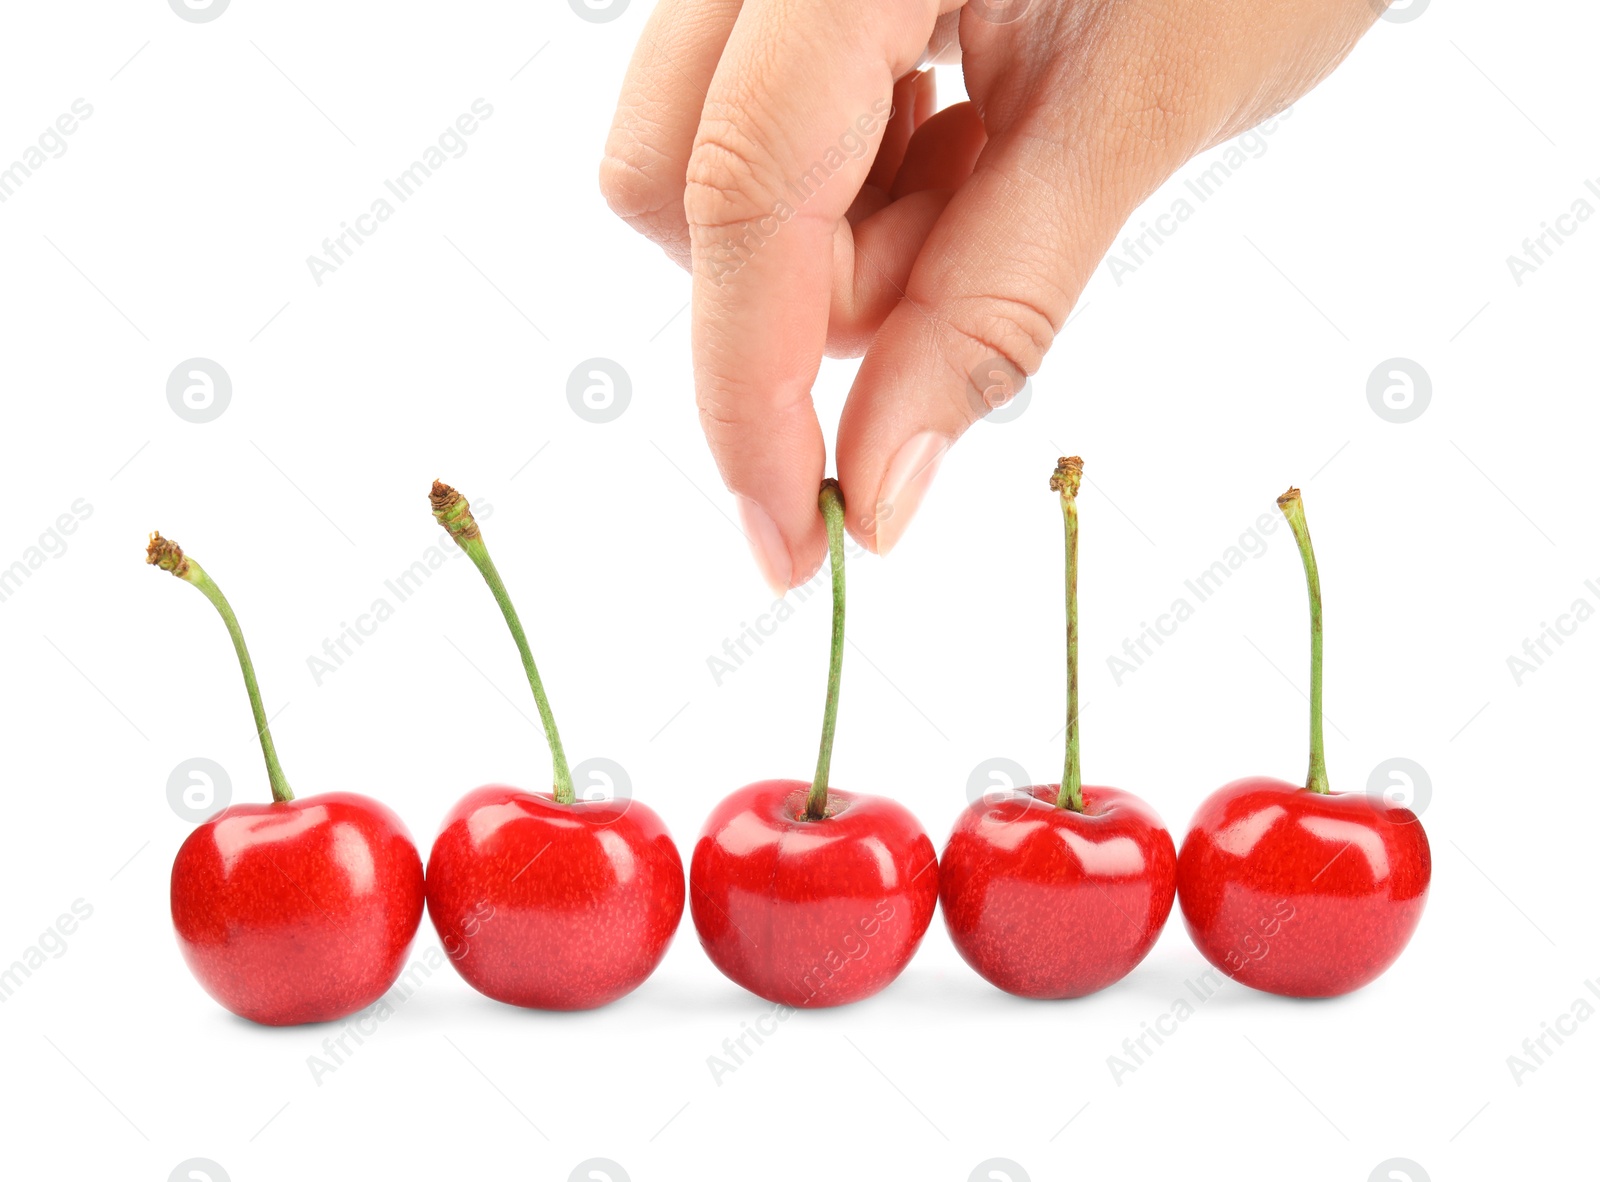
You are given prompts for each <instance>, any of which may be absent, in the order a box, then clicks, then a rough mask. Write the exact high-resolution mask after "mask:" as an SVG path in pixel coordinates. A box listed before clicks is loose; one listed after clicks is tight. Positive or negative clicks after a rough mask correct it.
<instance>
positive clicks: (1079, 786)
mask: <svg viewBox="0 0 1600 1182" xmlns="http://www.w3.org/2000/svg"><path fill="white" fill-rule="evenodd" d="M1082 482H1083V461H1082V460H1080V459H1079V458H1078V457H1077V456H1062V457H1061V459H1060V460H1059V461H1058V462H1057V464H1056V470H1055V475H1053V476H1051V477H1050V488H1051V489H1052V490H1053V491H1055V492H1058V493H1060V494H1061V518H1062V521H1063V523H1064V524H1065V526H1066V533H1067V762H1066V766H1065V767H1064V768H1063V769H1062V772H1061V791H1060V792H1058V793H1057V794H1056V807H1057V808H1063V809H1071V810H1072V811H1073V812H1075V813H1081V812H1083V778H1082V773H1081V771H1080V769H1079V759H1078V488H1079V486H1080V485H1081V484H1082Z"/></svg>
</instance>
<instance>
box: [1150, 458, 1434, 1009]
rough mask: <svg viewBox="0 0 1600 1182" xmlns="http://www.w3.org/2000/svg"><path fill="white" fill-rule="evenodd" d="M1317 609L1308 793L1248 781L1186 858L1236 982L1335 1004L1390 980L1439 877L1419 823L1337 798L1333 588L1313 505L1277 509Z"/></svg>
mask: <svg viewBox="0 0 1600 1182" xmlns="http://www.w3.org/2000/svg"><path fill="white" fill-rule="evenodd" d="M1278 507H1279V508H1280V509H1282V510H1283V515H1284V517H1285V518H1287V519H1288V522H1289V528H1290V529H1291V530H1292V531H1293V532H1294V537H1295V542H1296V544H1297V545H1298V546H1299V548H1300V559H1301V562H1302V564H1303V565H1304V567H1305V573H1306V589H1307V592H1308V595H1309V599H1310V604H1311V694H1310V699H1311V764H1310V770H1309V772H1308V773H1307V776H1306V784H1305V786H1304V787H1301V786H1299V785H1296V784H1289V783H1286V782H1284V781H1283V780H1272V779H1267V778H1265V777H1254V778H1251V779H1245V780H1235V781H1234V782H1233V783H1231V784H1228V785H1226V786H1224V787H1222V788H1219V789H1218V790H1217V791H1215V792H1213V793H1212V794H1211V795H1210V796H1209V797H1207V798H1206V800H1205V802H1204V803H1203V804H1201V806H1200V809H1199V811H1198V812H1196V813H1195V816H1194V820H1193V822H1191V824H1190V827H1189V834H1188V836H1187V837H1185V838H1184V840H1183V849H1182V851H1181V852H1180V854H1179V855H1178V902H1179V905H1180V907H1181V908H1182V910H1183V919H1184V924H1185V926H1186V927H1188V929H1189V934H1190V936H1192V937H1193V939H1194V942H1195V946H1196V947H1197V948H1199V949H1200V952H1201V953H1202V954H1203V955H1204V956H1205V958H1206V959H1207V960H1209V961H1210V962H1211V963H1212V964H1214V965H1216V966H1217V967H1218V968H1219V969H1221V970H1222V971H1223V972H1224V973H1226V974H1228V975H1229V976H1230V977H1232V978H1233V979H1234V980H1236V981H1239V982H1242V983H1243V984H1245V985H1249V986H1251V987H1252V988H1255V989H1262V990H1266V991H1267V992H1269V993H1280V994H1284V995H1286V996H1288V997H1333V996H1336V995H1338V994H1341V993H1349V992H1350V991H1351V990H1352V989H1359V988H1361V986H1363V985H1365V984H1367V983H1368V982H1369V981H1371V980H1372V979H1373V978H1375V977H1377V976H1378V975H1379V974H1380V973H1382V972H1383V971H1384V970H1385V969H1387V968H1388V967H1389V966H1390V965H1391V964H1393V963H1394V962H1395V959H1396V958H1397V957H1398V956H1399V955H1400V953H1401V952H1402V951H1403V950H1404V949H1405V946H1406V943H1407V941H1409V940H1410V939H1411V933H1412V932H1414V931H1415V930H1416V928H1417V922H1418V920H1420V919H1421V918H1422V907H1423V904H1424V903H1425V902H1426V901H1427V898H1428V883H1429V879H1430V878H1431V877H1432V873H1433V857H1432V854H1431V853H1430V851H1429V849H1428V835H1427V834H1426V833H1424V832H1423V829H1422V823H1421V822H1420V821H1418V820H1417V816H1416V814H1415V813H1413V812H1412V811H1411V810H1410V809H1406V808H1399V807H1396V806H1394V805H1392V804H1390V803H1389V802H1388V801H1376V800H1374V799H1372V798H1371V797H1369V796H1365V795H1361V796H1357V795H1353V794H1348V793H1345V794H1340V793H1335V792H1333V791H1331V790H1330V789H1329V786H1328V771H1327V766H1326V762H1325V759H1324V754H1323V741H1322V582H1321V579H1320V578H1319V576H1318V574H1317V560H1316V556H1315V555H1314V553H1313V552H1312V549H1311V533H1310V531H1309V529H1308V528H1307V527H1306V518H1305V507H1304V505H1303V504H1302V503H1301V500H1300V491H1299V490H1298V489H1295V488H1291V489H1290V490H1289V491H1288V492H1286V493H1284V494H1283V496H1281V497H1279V498H1278Z"/></svg>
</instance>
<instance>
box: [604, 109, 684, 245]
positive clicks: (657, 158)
mask: <svg viewBox="0 0 1600 1182" xmlns="http://www.w3.org/2000/svg"><path fill="white" fill-rule="evenodd" d="M671 163H672V162H671V160H670V159H669V158H668V156H667V154H666V153H664V152H662V151H661V150H660V149H659V148H657V147H655V146H654V145H653V144H652V143H651V142H650V141H649V139H648V138H646V137H644V136H641V135H640V134H638V133H637V132H635V131H626V130H620V129H619V130H617V131H614V132H612V134H611V136H610V138H609V139H608V140H607V141H606V153H605V156H604V157H603V158H602V159H601V161H600V194H601V196H602V197H604V198H605V201H606V204H607V205H608V206H610V207H611V212H612V213H614V214H616V215H617V216H618V217H620V218H621V219H622V220H623V221H625V222H628V223H629V224H638V223H647V222H651V221H654V220H657V219H659V218H660V217H661V215H662V214H663V213H666V212H668V211H672V210H674V209H675V207H676V206H677V204H678V202H677V200H676V197H677V192H678V190H679V189H680V188H681V186H682V183H683V178H682V177H676V178H675V177H673V175H672V171H671Z"/></svg>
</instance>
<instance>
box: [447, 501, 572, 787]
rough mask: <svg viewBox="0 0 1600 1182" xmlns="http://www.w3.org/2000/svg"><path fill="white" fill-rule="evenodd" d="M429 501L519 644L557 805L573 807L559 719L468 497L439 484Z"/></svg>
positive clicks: (570, 781) (569, 777) (570, 777)
mask: <svg viewBox="0 0 1600 1182" xmlns="http://www.w3.org/2000/svg"><path fill="white" fill-rule="evenodd" d="M428 499H429V501H430V502H431V503H432V505H433V515H434V517H435V518H436V519H437V520H438V522H439V524H440V525H442V526H443V527H444V528H445V530H446V532H448V533H449V534H450V536H451V537H452V538H454V539H455V541H456V545H458V546H460V547H461V548H462V549H463V550H465V551H466V553H467V557H468V558H470V559H472V564H473V565H474V566H476V567H477V568H478V573H479V574H481V575H482V576H483V581H484V582H485V583H488V584H489V592H490V594H492V595H493V596H494V601H495V603H497V604H499V605H500V614H501V615H503V616H505V618H506V627H507V628H509V629H511V639H512V640H514V641H516V643H517V652H518V653H520V654H521V655H522V669H523V672H525V673H526V674H527V675H528V685H529V686H530V687H531V688H532V689H533V700H534V702H536V703H537V704H538V707H539V721H540V722H542V723H543V724H544V737H545V740H546V741H547V742H548V743H549V744H550V762H551V764H552V766H553V769H554V775H555V785H554V787H555V798H556V802H557V803H558V804H571V803H572V802H573V801H574V800H575V799H576V794H575V793H574V792H573V790H572V771H571V769H570V768H568V767H567V754H566V752H565V751H563V750H562V748H561V732H560V731H558V730H556V718H555V715H554V714H552V713H551V711H550V699H549V698H547V697H545V693H544V682H543V681H541V680H540V679H539V667H538V666H537V665H535V664H534V663H533V650H532V649H530V648H529V647H528V637H527V634H526V633H525V632H524V631H523V630H522V621H521V620H520V619H518V618H517V609H516V607H514V606H513V605H512V603H511V595H510V593H509V592H508V591H507V590H506V585H505V583H504V581H502V580H501V578H500V572H499V571H498V570H496V569H495V566H494V559H492V558H490V557H489V548H488V547H487V546H485V545H484V543H483V534H482V533H481V532H480V531H479V529H478V523H477V521H476V520H475V519H474V518H473V516H472V506H471V505H469V504H468V503H467V498H466V497H464V496H462V495H461V494H460V493H458V492H457V491H456V490H455V489H453V488H451V487H450V486H449V485H448V484H442V483H440V482H439V481H437V480H435V481H434V482H433V491H432V492H431V493H430V494H429V498H428Z"/></svg>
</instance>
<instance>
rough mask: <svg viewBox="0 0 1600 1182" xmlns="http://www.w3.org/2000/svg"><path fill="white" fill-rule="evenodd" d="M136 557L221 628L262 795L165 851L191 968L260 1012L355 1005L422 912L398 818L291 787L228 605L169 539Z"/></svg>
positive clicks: (396, 956)
mask: <svg viewBox="0 0 1600 1182" xmlns="http://www.w3.org/2000/svg"><path fill="white" fill-rule="evenodd" d="M147 559H148V561H149V562H151V563H153V564H155V565H157V566H159V567H161V569H162V570H166V571H170V572H172V573H173V574H174V575H176V576H177V577H178V578H180V579H183V580H184V581H185V582H187V583H190V584H192V585H193V586H195V587H196V588H198V589H199V590H200V592H201V593H202V594H204V595H205V597H206V598H207V599H209V600H210V601H211V603H212V604H213V606H215V607H216V609H217V611H218V612H219V613H221V615H222V618H223V621H224V623H226V624H227V626H228V634H229V635H230V636H231V637H232V638H233V646H234V650H235V652H236V653H237V654H238V658H239V664H240V667H241V668H242V669H243V671H244V681H245V688H246V689H247V690H248V692H249V696H250V708H251V710H252V711H254V713H255V720H256V731H257V734H258V735H259V737H260V740H261V750H262V753H263V755H264V756H265V757H266V764H267V776H268V779H269V780H270V782H271V785H272V803H270V804H235V805H231V806H229V807H228V808H225V809H223V810H222V811H221V812H220V813H218V814H217V815H216V816H214V817H212V818H211V819H210V820H208V821H206V822H205V823H204V824H202V825H200V826H199V827H198V828H196V829H195V831H194V832H193V833H191V834H190V835H189V837H188V839H187V840H186V841H185V842H184V843H183V846H182V847H181V848H180V849H179V850H178V856H177V858H176V859H175V860H174V861H173V864H172V925H173V927H174V929H176V931H177V935H178V946H179V948H180V949H181V950H182V952H183V958H184V960H185V961H186V962H187V963H188V965H189V969H190V971H191V972H192V973H194V975H195V978H196V979H197V980H198V981H199V982H200V984H201V985H202V986H203V987H204V988H205V990H206V992H207V993H209V994H210V995H211V996H212V997H214V998H215V999H216V1000H217V1001H218V1002H220V1003H221V1004H222V1005H223V1006H225V1007H226V1008H227V1009H229V1010H232V1011H233V1012H234V1013H235V1014H238V1015H239V1016H240V1017H242V1018H249V1019H250V1020H251V1021H253V1022H260V1023H263V1024H265V1025H268V1026H291V1025H296V1024H299V1023H302V1022H326V1021H329V1020H331V1019H334V1018H342V1017H344V1016H345V1015H347V1014H351V1013H354V1012H355V1011H357V1010H359V1009H362V1008H364V1007H366V1006H368V1005H371V1004H372V1003H373V1002H375V1001H377V1000H378V998H380V997H381V996H383V994H384V993H385V992H386V991H387V990H388V988H389V986H391V985H393V984H394V982H395V979H396V978H397V977H399V975H400V970H401V968H402V967H403V964H404V960H405V954H406V950H407V949H408V948H409V947H410V946H411V941H412V938H413V937H414V936H415V935H416V933H417V925H418V924H419V923H420V922H421V920H422V862H421V860H420V859H419V858H418V857H417V850H416V847H415V846H414V845H412V843H411V835H410V834H409V833H407V832H406V828H405V825H403V824H402V823H401V821H400V818H399V817H397V816H395V815H394V813H393V812H391V811H390V810H389V809H388V808H386V807H385V806H384V805H382V804H379V803H378V802H377V801H375V800H372V799H369V798H368V797H365V796H358V795H357V794H355V793H353V792H329V793H325V794H323V795H321V796H308V797H303V798H299V799H297V798H296V797H295V795H294V793H293V792H291V791H290V789H289V783H288V781H287V780H286V779H285V778H284V774H283V769H282V768H281V767H279V765H278V755H277V751H276V749H275V748H274V747H273V743H272V733H271V731H269V730H268V729H267V720H266V711H265V709H264V708H263V706H262V703H261V694H260V691H259V690H258V689H257V687H256V676H255V669H254V667H253V666H252V664H251V661H250V654H249V652H248V651H247V650H246V649H245V644H244V634H243V633H242V632H241V631H240V630H239V622H238V620H237V619H235V617H234V614H233V609H232V608H231V607H230V606H229V605H228V601H227V600H226V599H225V598H223V595H222V592H221V591H220V590H219V589H218V588H217V585H216V584H215V583H213V582H212V581H211V578H210V577H209V576H208V575H207V574H206V573H205V571H204V570H202V569H201V567H200V564H199V563H197V562H195V561H194V559H192V558H189V557H187V556H186V555H185V554H184V553H183V551H182V550H181V549H180V548H179V547H178V546H177V544H176V543H174V542H170V541H168V540H166V539H165V538H163V537H161V535H160V534H152V535H151V538H150V548H149V551H148V554H147Z"/></svg>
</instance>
